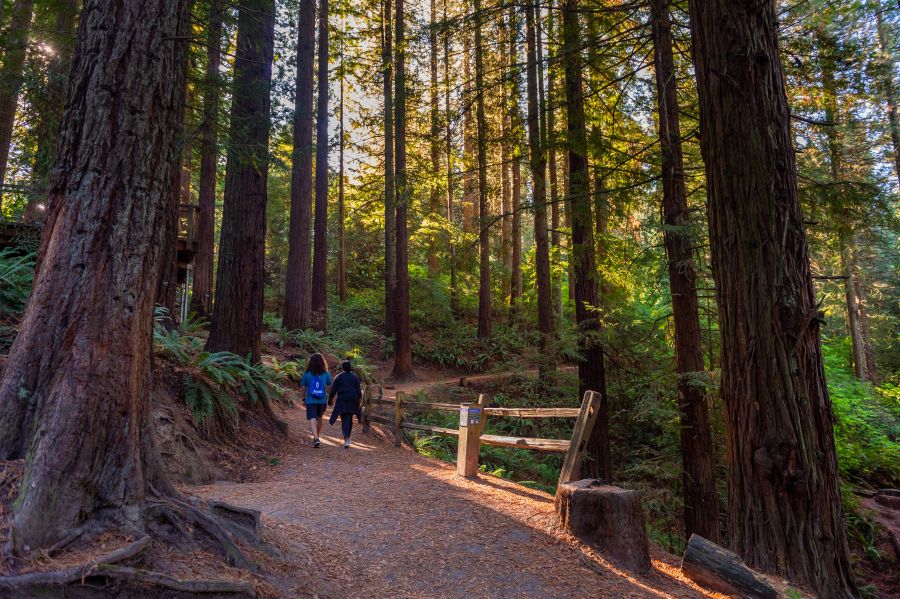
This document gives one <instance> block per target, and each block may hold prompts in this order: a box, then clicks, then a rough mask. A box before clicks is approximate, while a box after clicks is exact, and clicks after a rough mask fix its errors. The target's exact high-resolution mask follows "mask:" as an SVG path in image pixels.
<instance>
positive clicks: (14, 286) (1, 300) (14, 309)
mask: <svg viewBox="0 0 900 599" xmlns="http://www.w3.org/2000/svg"><path fill="white" fill-rule="evenodd" d="M34 259H35V254H33V253H29V254H24V255H23V254H20V253H19V252H17V251H15V250H14V249H13V248H5V249H3V250H0V314H2V313H7V314H18V313H20V312H22V311H23V310H24V309H25V304H26V303H27V302H28V295H29V294H30V293H31V283H32V281H33V279H34Z"/></svg>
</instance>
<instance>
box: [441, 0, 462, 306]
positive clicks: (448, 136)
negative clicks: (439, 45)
mask: <svg viewBox="0 0 900 599" xmlns="http://www.w3.org/2000/svg"><path fill="white" fill-rule="evenodd" d="M448 1H449V0H443V3H444V25H443V26H444V141H445V147H444V151H445V152H446V160H447V246H448V248H449V254H450V256H449V259H450V311H451V312H452V313H453V315H454V316H456V315H458V314H459V291H458V289H457V282H456V276H457V275H456V269H457V266H456V239H455V238H456V235H455V233H454V227H455V223H454V215H453V196H454V186H453V133H452V131H451V128H450V126H451V123H452V120H451V116H452V115H451V112H450V26H449V21H448V20H447V3H448Z"/></svg>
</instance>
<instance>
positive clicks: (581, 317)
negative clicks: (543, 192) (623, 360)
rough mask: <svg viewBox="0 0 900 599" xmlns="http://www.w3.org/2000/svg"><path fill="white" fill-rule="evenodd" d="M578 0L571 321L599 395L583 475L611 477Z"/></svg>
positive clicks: (582, 373) (567, 32)
mask: <svg viewBox="0 0 900 599" xmlns="http://www.w3.org/2000/svg"><path fill="white" fill-rule="evenodd" d="M578 10H579V8H578V0H564V2H563V4H562V37H563V48H562V55H563V58H562V60H563V64H564V70H565V81H566V117H567V118H566V120H567V125H568V139H567V143H566V145H567V149H568V153H569V196H570V206H571V209H572V210H571V212H572V260H573V263H574V268H573V270H574V274H575V321H576V323H577V325H578V343H579V348H580V350H581V354H582V360H581V361H580V362H579V363H578V380H579V383H580V384H579V387H580V394H581V395H584V392H585V391H587V390H591V391H597V392H599V393H601V394H602V396H603V399H602V403H601V406H600V414H599V416H598V417H597V424H596V425H595V426H594V430H593V431H592V432H591V437H590V440H589V441H588V449H587V454H588V459H587V460H586V462H585V464H584V474H585V475H586V476H589V477H600V478H603V479H605V480H607V481H609V480H610V479H611V474H612V464H611V462H610V455H609V407H608V401H607V397H606V389H605V387H606V380H605V377H606V373H605V371H604V367H603V347H602V346H601V345H600V343H599V340H598V339H597V336H598V334H599V330H600V327H599V322H598V318H597V316H598V315H597V312H596V310H595V308H596V306H597V305H598V298H599V285H598V280H597V265H596V261H595V256H594V233H593V231H594V229H593V224H592V218H591V197H590V182H589V180H588V176H589V174H588V161H587V155H586V148H587V134H586V132H585V125H584V92H583V90H582V80H581V41H580V39H579V37H578V36H579V24H578Z"/></svg>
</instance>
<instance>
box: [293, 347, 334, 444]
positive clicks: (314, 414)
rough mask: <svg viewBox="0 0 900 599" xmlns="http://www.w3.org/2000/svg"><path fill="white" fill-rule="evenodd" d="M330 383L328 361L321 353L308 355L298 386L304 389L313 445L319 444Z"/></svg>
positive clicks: (304, 400)
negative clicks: (304, 370)
mask: <svg viewBox="0 0 900 599" xmlns="http://www.w3.org/2000/svg"><path fill="white" fill-rule="evenodd" d="M329 385H331V373H330V372H328V363H327V362H325V358H324V357H323V356H322V354H319V353H315V354H313V355H311V356H310V357H309V361H308V362H307V363H306V372H304V373H303V378H302V379H300V387H301V388H304V389H306V394H305V396H304V399H303V402H304V403H305V404H306V419H307V420H309V430H310V431H311V432H312V436H313V442H312V446H313V447H318V446H319V435H320V434H322V426H324V424H325V421H324V420H323V419H322V416H323V415H324V414H325V407H326V405H327V404H328V399H327V397H328V396H327V388H328V386H329Z"/></svg>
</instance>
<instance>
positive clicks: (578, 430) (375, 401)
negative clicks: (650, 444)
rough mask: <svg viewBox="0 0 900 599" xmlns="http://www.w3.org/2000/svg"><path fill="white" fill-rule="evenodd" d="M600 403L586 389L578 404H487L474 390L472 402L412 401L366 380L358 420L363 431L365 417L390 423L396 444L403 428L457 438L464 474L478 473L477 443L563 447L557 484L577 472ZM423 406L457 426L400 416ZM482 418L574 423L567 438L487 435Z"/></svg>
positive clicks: (544, 448) (459, 464)
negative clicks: (453, 415)
mask: <svg viewBox="0 0 900 599" xmlns="http://www.w3.org/2000/svg"><path fill="white" fill-rule="evenodd" d="M600 402H601V396H600V394H599V393H597V392H595V391H587V392H585V394H584V397H583V398H582V400H581V407H580V408H492V407H490V406H488V405H487V401H486V400H485V396H484V395H480V396H479V397H478V401H477V402H475V403H463V404H452V403H432V402H423V401H415V400H411V399H407V397H406V393H404V392H403V391H397V394H396V397H395V398H394V399H393V400H391V399H386V398H385V397H384V390H383V387H381V386H379V387H378V395H375V394H374V392H373V385H369V386H367V387H366V391H365V393H364V394H363V402H362V403H363V405H362V424H363V431H367V430H368V429H369V423H370V422H377V423H379V424H383V425H386V426H389V427H391V428H392V430H393V434H394V444H395V445H396V446H397V447H399V446H400V441H401V439H402V438H403V430H404V429H407V430H418V431H426V432H430V433H435V434H438V435H448V436H453V437H458V438H459V448H458V451H457V460H456V471H457V473H459V474H461V475H463V476H467V477H473V476H476V475H477V474H478V460H479V452H480V448H481V446H482V445H494V446H498V447H515V448H520V449H532V450H535V451H555V452H564V453H565V454H566V457H565V460H563V466H562V469H561V470H560V474H559V482H558V484H559V485H561V484H563V483H567V482H569V481H571V480H573V479H575V478H577V477H578V475H579V474H580V472H581V462H582V459H583V457H584V452H585V448H586V446H587V442H588V438H589V437H590V432H591V430H592V429H593V427H594V423H596V421H597V416H598V415H599V412H600ZM379 407H382V408H393V410H392V412H393V413H392V414H391V415H389V416H388V415H382V414H378V413H377V409H378V408H379ZM426 411H439V412H458V413H459V423H460V426H459V428H458V429H455V428H446V427H441V426H431V425H427V424H417V423H415V422H409V421H408V420H405V419H404V415H405V414H407V413H410V412H426ZM488 417H495V418H503V417H515V418H575V426H574V428H573V431H572V438H571V439H536V438H530V437H509V436H503V435H488V434H484V433H483V431H484V426H485V424H486V423H487V419H488Z"/></svg>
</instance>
